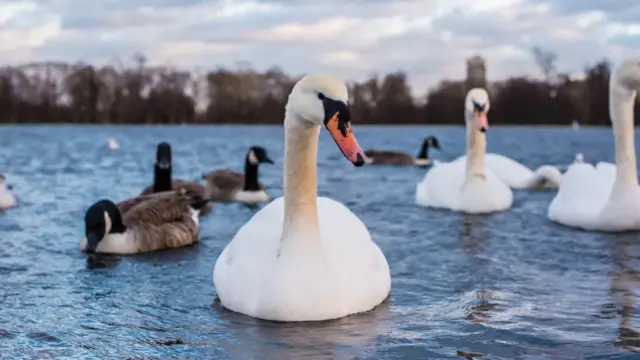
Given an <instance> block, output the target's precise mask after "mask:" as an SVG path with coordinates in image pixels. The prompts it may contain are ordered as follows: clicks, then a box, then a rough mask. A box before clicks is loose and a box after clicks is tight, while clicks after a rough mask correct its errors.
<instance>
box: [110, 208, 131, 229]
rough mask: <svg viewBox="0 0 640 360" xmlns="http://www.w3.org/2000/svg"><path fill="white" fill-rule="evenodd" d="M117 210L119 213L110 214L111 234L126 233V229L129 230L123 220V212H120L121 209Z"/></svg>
mask: <svg viewBox="0 0 640 360" xmlns="http://www.w3.org/2000/svg"><path fill="white" fill-rule="evenodd" d="M116 210H117V215H109V216H111V217H112V218H111V230H110V231H109V234H124V232H125V231H127V227H126V226H125V225H124V222H123V221H122V213H121V212H120V210H118V209H117V208H116Z"/></svg>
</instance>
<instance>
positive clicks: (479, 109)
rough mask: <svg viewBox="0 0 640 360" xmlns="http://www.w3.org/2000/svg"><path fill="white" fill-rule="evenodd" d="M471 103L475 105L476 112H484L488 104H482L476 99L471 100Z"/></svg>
mask: <svg viewBox="0 0 640 360" xmlns="http://www.w3.org/2000/svg"><path fill="white" fill-rule="evenodd" d="M471 103H472V104H473V110H475V111H476V112H482V111H484V109H485V108H486V107H487V104H481V103H479V102H477V101H476V100H474V99H471Z"/></svg>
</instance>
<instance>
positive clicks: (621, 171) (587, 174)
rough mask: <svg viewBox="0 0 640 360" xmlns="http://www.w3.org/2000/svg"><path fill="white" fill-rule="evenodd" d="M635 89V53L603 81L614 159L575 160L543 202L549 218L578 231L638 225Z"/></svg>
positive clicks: (639, 81) (638, 69) (638, 73)
mask: <svg viewBox="0 0 640 360" xmlns="http://www.w3.org/2000/svg"><path fill="white" fill-rule="evenodd" d="M638 88H640V57H636V58H630V59H627V60H625V61H624V62H622V63H621V64H620V65H619V66H618V67H616V68H615V69H614V71H613V72H612V73H611V78H610V80H609V114H610V116H611V123H612V124H613V134H614V138H615V153H616V164H615V165H614V164H610V163H604V162H601V163H598V164H597V165H596V167H593V166H592V165H590V164H588V163H580V162H576V163H574V164H572V165H571V166H569V169H568V170H567V172H566V173H565V174H564V176H563V177H562V183H561V185H560V190H559V191H558V194H556V196H555V198H554V199H553V200H552V201H551V204H550V206H549V212H548V217H549V219H550V220H552V221H555V222H558V223H560V224H564V225H567V226H571V227H576V228H581V229H584V230H599V231H611V232H614V231H628V230H640V186H638V171H637V168H636V166H637V165H636V152H635V143H634V118H633V116H634V114H633V106H634V103H635V99H636V91H637V89H638Z"/></svg>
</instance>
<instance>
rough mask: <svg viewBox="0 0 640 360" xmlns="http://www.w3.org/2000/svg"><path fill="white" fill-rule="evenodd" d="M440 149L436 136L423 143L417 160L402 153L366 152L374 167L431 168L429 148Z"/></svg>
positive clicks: (369, 161)
mask: <svg viewBox="0 0 640 360" xmlns="http://www.w3.org/2000/svg"><path fill="white" fill-rule="evenodd" d="M430 147H434V148H436V149H438V150H439V149H440V143H439V142H438V139H436V137H435V136H427V137H426V138H424V140H423V141H422V146H421V147H420V151H419V152H418V156H416V157H415V158H414V157H413V156H411V155H410V154H407V153H405V152H402V151H389V150H374V149H369V150H366V151H365V152H364V154H365V155H366V156H367V160H366V162H367V164H372V165H402V166H421V167H424V166H429V165H431V159H429V148H430Z"/></svg>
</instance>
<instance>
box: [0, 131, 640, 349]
mask: <svg viewBox="0 0 640 360" xmlns="http://www.w3.org/2000/svg"><path fill="white" fill-rule="evenodd" d="M354 131H355V133H356V135H357V137H358V140H359V142H360V144H361V145H362V146H363V147H375V148H389V149H404V150H407V151H409V152H411V153H415V152H417V150H418V146H419V145H420V142H421V138H422V137H423V136H426V135H428V134H433V135H436V136H437V137H438V138H439V140H440V144H441V146H442V148H443V151H441V152H437V151H434V152H433V153H432V156H433V157H435V158H439V159H441V160H449V159H453V158H454V157H455V156H457V155H459V154H461V153H462V151H463V149H464V130H463V129H462V128H459V127H365V126H357V125H356V126H355V128H354ZM488 136H489V139H488V141H489V145H488V150H489V151H492V152H499V153H502V154H504V155H507V156H510V157H512V158H514V159H516V160H518V161H521V162H523V163H524V164H526V165H528V166H529V167H537V166H539V165H542V164H545V163H551V164H556V165H566V164H568V163H570V162H572V161H573V159H574V156H575V153H576V152H583V153H584V155H585V159H586V160H587V161H600V160H604V161H612V160H613V137H612V134H611V130H610V129H604V128H603V129H586V128H583V129H582V130H580V131H579V132H574V131H573V130H571V129H545V128H499V127H492V128H491V129H490V131H489V133H488ZM110 137H113V138H115V139H117V140H118V142H119V143H120V148H119V149H118V150H110V149H108V148H107V146H106V144H107V139H108V138H110ZM160 141H169V142H170V143H171V144H172V146H173V149H174V173H175V176H176V177H179V178H187V179H198V178H199V177H200V175H201V174H202V173H203V172H204V171H208V170H212V169H215V168H221V167H225V168H233V169H238V170H240V169H242V166H243V158H244V155H245V152H246V150H247V148H248V147H249V146H251V145H262V146H264V147H266V148H267V149H268V150H269V152H270V154H271V157H272V158H273V159H274V160H275V162H276V164H275V165H272V166H269V165H265V166H263V167H262V168H261V177H262V181H263V182H264V183H265V184H266V185H267V186H268V188H269V191H270V192H271V194H272V195H274V196H280V195H281V194H282V185H281V172H282V158H283V131H282V128H281V127H257V126H256V127H231V126H229V127H213V126H206V127H205V126H203V127H196V126H176V127H142V126H141V127H88V126H87V127H74V126H56V127H1V128H0V164H1V166H0V171H1V172H4V173H5V174H6V175H7V180H8V182H9V183H11V184H13V185H14V186H15V188H16V189H17V191H18V192H19V194H20V197H21V200H22V206H21V207H20V208H16V209H13V210H10V211H7V212H6V213H4V214H2V215H0V285H1V286H0V299H1V304H2V310H0V358H2V359H5V358H6V359H9V358H11V359H66V358H74V359H79V358H85V359H111V358H113V359H125V358H137V359H142V358H146V359H156V358H158V359H159V358H181V359H188V358H194V359H195V358H199V359H203V358H216V359H325V358H326V359H331V358H334V359H464V357H461V355H465V354H466V355H467V356H471V355H473V356H476V355H478V356H480V355H482V359H637V358H638V357H640V355H639V354H635V353H634V352H636V351H639V352H640V336H638V333H636V332H635V331H634V330H633V328H634V327H638V326H640V325H637V324H635V323H637V321H638V317H639V315H638V310H637V304H636V296H637V294H638V288H639V286H638V281H640V273H639V272H637V271H636V269H638V270H640V261H639V260H640V238H639V237H638V236H637V235H635V234H624V235H603V234H597V233H586V232H580V231H576V230H572V229H568V228H563V227H560V226H557V225H554V224H551V223H550V222H549V221H548V220H547V219H546V211H547V207H548V205H549V202H550V201H551V199H552V197H553V195H554V193H553V191H546V192H534V191H531V192H528V191H523V192H518V193H517V194H516V197H515V203H514V206H513V208H512V209H511V210H510V211H509V212H506V213H501V214H493V215H489V216H464V215H461V214H457V213H452V212H446V211H436V210H430V209H425V208H421V207H418V206H416V205H414V202H413V196H414V190H415V183H416V182H417V181H418V180H419V179H420V178H421V177H422V176H423V174H424V170H420V169H413V168H394V167H373V166H371V167H363V168H355V167H353V166H352V165H351V164H350V163H348V162H347V161H346V160H344V159H343V157H342V155H341V154H340V153H339V151H338V150H337V148H336V147H335V145H334V143H333V141H332V140H331V138H330V137H329V136H328V135H327V134H326V133H323V134H322V136H321V144H320V147H321V149H320V154H319V171H318V176H319V193H320V194H321V195H326V196H330V197H332V198H334V199H337V200H339V201H342V202H343V203H344V204H346V205H347V206H348V207H349V208H351V210H352V211H354V212H355V214H357V215H358V216H359V217H360V218H361V219H362V220H363V221H364V223H365V224H366V225H367V226H368V228H369V230H370V231H371V233H372V235H373V238H374V240H375V241H376V242H377V243H378V244H379V245H380V247H381V248H382V250H383V251H384V253H385V254H386V256H387V259H388V260H389V264H390V266H391V272H392V278H393V285H392V292H391V299H390V301H389V302H388V303H386V304H383V305H382V306H381V307H380V308H378V309H376V310H375V311H373V312H371V313H368V314H364V315H360V316H352V317H347V318H345V319H342V320H338V321H332V322H328V323H320V324H312V325H299V324H288V325H283V324H274V323H269V322H263V321H259V320H255V319H251V318H248V317H245V316H242V315H237V314H232V313H230V312H228V311H225V310H223V309H220V308H219V306H218V305H217V304H216V303H215V302H214V298H215V289H214V287H213V283H212V278H211V273H212V269H213V264H214V262H215V260H216V258H217V256H218V254H219V253H220V251H221V250H222V249H223V247H224V246H225V244H227V242H228V241H229V240H230V239H231V238H232V237H233V235H234V233H235V232H236V231H237V230H238V228H239V227H240V226H241V225H242V224H244V223H245V222H246V221H247V220H248V219H249V218H250V217H251V216H252V211H254V210H251V209H248V208H246V207H244V206H241V205H238V204H229V205H216V207H215V208H214V212H213V213H211V214H210V215H209V216H207V217H203V218H202V220H201V242H200V244H198V245H196V246H193V247H190V248H184V249H178V250H174V251H164V252H158V253H152V254H146V255H139V256H131V257H114V258H111V259H110V260H109V261H105V262H104V263H102V264H100V266H94V265H91V264H90V263H88V262H87V257H86V256H85V255H83V254H82V253H81V252H80V251H79V242H80V239H81V238H82V236H83V222H82V218H83V215H84V211H85V210H86V208H87V207H88V206H89V205H90V204H91V203H93V202H94V201H96V200H98V199H100V198H102V197H109V198H111V199H114V200H116V201H117V200H122V199H125V198H127V197H130V196H134V195H137V194H138V193H139V192H140V191H141V189H142V188H143V187H145V186H147V185H148V184H149V183H150V182H151V180H152V166H153V161H154V156H155V146H156V144H157V143H158V142H160ZM470 358H471V357H470Z"/></svg>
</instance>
